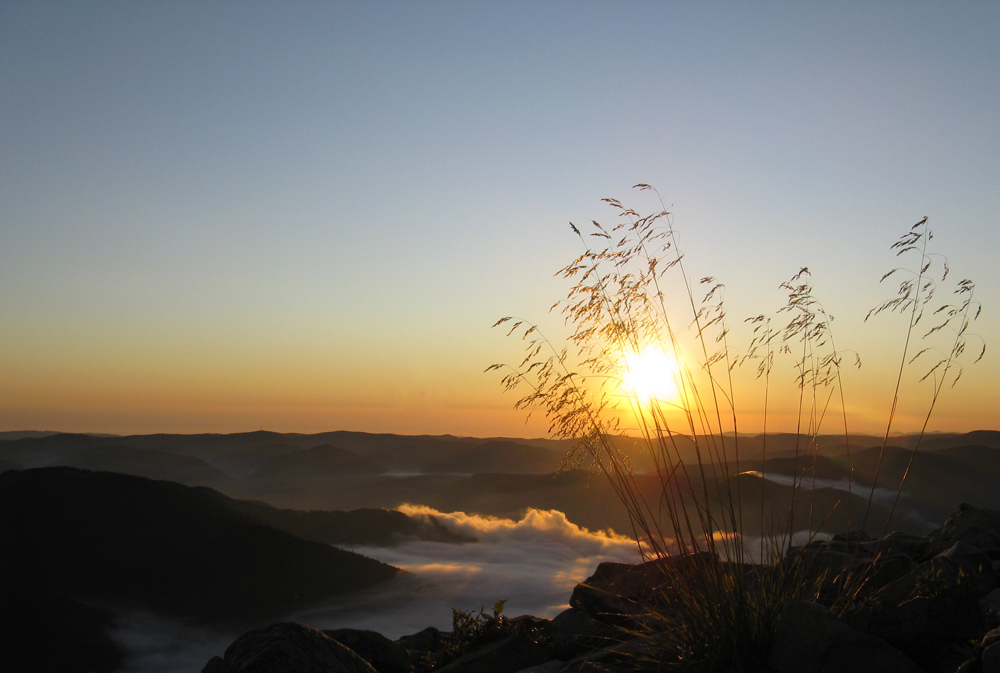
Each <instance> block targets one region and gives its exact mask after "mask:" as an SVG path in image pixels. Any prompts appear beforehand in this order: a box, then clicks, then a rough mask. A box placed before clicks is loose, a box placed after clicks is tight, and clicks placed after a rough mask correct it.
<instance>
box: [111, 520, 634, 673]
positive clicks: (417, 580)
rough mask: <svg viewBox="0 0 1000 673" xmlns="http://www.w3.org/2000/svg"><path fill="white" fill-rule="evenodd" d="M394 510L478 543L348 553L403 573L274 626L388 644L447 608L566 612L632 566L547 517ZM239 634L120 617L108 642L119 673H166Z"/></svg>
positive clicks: (597, 534)
mask: <svg viewBox="0 0 1000 673" xmlns="http://www.w3.org/2000/svg"><path fill="white" fill-rule="evenodd" d="M400 509H401V510H402V511H403V512H405V513H406V514H408V515H410V516H413V517H417V518H428V519H430V518H433V519H436V520H437V521H438V522H440V523H441V524H443V525H445V526H447V527H448V528H449V529H451V530H453V531H455V532H457V533H463V534H466V535H471V536H473V537H475V538H476V540H477V541H476V542H469V543H463V544H451V543H443V542H427V541H422V540H409V541H403V542H402V543H400V544H398V545H396V546H393V547H353V548H352V550H353V551H357V552H359V553H362V554H365V555H366V556H370V557H372V558H376V559H378V560H380V561H383V562H385V563H389V564H391V565H394V566H396V567H398V568H402V569H403V570H406V571H407V573H406V574H404V575H402V576H400V577H398V578H396V579H394V580H391V581H390V582H387V583H385V584H384V585H382V586H381V587H380V588H378V589H375V590H372V591H366V592H362V593H359V594H354V595H352V596H350V597H347V598H344V599H336V600H333V601H330V602H329V603H326V604H322V605H315V606H312V607H310V608H308V609H303V610H300V611H297V612H294V613H292V614H289V615H286V616H285V617H283V619H286V620H294V621H299V622H302V623H304V624H307V625H309V626H312V627H314V628H317V629H336V628H346V627H350V628H358V629H371V630H373V631H378V632H380V633H382V634H384V635H385V636H387V637H389V638H392V639H395V638H398V637H400V636H402V635H406V634H410V633H416V632H417V631H420V630H421V629H423V628H426V627H428V626H436V627H438V628H440V629H443V630H449V629H450V628H451V617H452V608H456V609H459V610H476V611H478V610H479V609H480V608H485V609H486V611H487V612H489V611H490V609H491V608H492V606H493V604H494V603H496V602H497V601H498V600H505V601H507V603H506V605H505V608H504V614H506V615H508V616H511V617H513V616H517V615H521V614H531V615H535V616H538V617H553V616H555V615H556V614H558V613H559V612H561V611H562V610H564V609H566V608H567V607H568V601H569V597H570V594H571V593H572V592H573V587H574V586H576V583H577V582H580V581H582V580H584V579H586V578H587V577H588V576H590V575H591V574H592V573H593V571H594V569H595V568H596V567H597V564H598V563H600V562H601V561H622V562H626V563H635V562H638V561H639V554H638V550H637V547H636V544H635V542H634V541H632V540H631V539H629V538H627V537H623V536H620V535H615V534H613V533H609V532H605V531H589V530H587V529H585V528H581V527H579V526H577V525H576V524H574V523H572V522H570V521H569V520H568V519H567V518H566V515H565V514H563V513H562V512H559V511H555V510H549V511H542V510H535V509H529V510H527V512H526V514H525V515H524V516H523V517H522V518H521V519H519V520H512V519H504V518H494V517H485V516H478V515H470V514H465V513H463V512H450V513H445V512H439V511H436V510H434V509H431V508H429V507H423V506H418V505H404V506H402V507H400ZM274 621H279V620H274ZM264 626H267V624H260V625H259V627H264ZM244 630H245V628H243V627H241V628H239V629H236V628H225V627H219V628H214V629H207V628H205V627H203V626H200V625H194V624H189V623H183V622H178V621H175V620H167V619H165V618H162V617H159V616H157V615H153V614H150V613H145V612H131V613H128V614H125V615H122V616H121V617H120V619H119V621H118V629H117V631H116V633H115V634H114V635H115V638H116V639H117V640H118V641H119V642H120V643H122V644H123V645H124V646H125V647H126V648H127V649H128V650H129V653H130V656H129V660H128V662H127V665H126V667H125V668H124V669H123V671H127V672H128V673H132V672H135V673H139V672H140V671H141V672H144V673H174V672H180V671H199V670H201V667H202V666H204V664H205V663H206V662H207V661H208V660H209V659H210V658H211V657H212V656H215V655H221V654H222V653H223V652H224V651H225V649H226V647H228V646H229V644H230V643H232V641H233V640H235V639H236V638H237V637H238V636H239V635H240V634H241V633H242V632H243V631H244Z"/></svg>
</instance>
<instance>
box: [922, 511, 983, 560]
mask: <svg viewBox="0 0 1000 673" xmlns="http://www.w3.org/2000/svg"><path fill="white" fill-rule="evenodd" d="M956 542H965V543H966V544H970V545H972V546H974V547H977V548H979V549H982V550H983V551H984V552H986V553H987V554H989V555H990V557H991V558H994V559H1000V512H995V511H993V510H989V509H980V508H978V507H972V506H970V505H966V504H964V503H963V504H962V505H960V506H959V508H958V511H957V512H955V513H954V514H952V515H951V516H950V517H948V520H947V521H945V522H944V526H942V527H941V528H939V529H938V530H936V531H934V532H933V533H931V534H930V535H929V536H928V544H927V552H926V553H927V556H936V555H937V554H940V553H941V552H943V551H945V550H946V549H948V548H949V547H951V546H952V545H953V544H955V543H956Z"/></svg>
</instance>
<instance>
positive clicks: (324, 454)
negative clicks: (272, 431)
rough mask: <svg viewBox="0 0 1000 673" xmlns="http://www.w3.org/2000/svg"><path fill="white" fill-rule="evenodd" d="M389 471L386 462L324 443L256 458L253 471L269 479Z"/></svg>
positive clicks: (339, 475)
mask: <svg viewBox="0 0 1000 673" xmlns="http://www.w3.org/2000/svg"><path fill="white" fill-rule="evenodd" d="M386 471H387V470H386V468H385V466H383V465H379V464H378V463H376V462H375V461H372V460H369V459H367V458H362V457H361V456H359V455H357V454H356V453H352V452H351V451H347V450H346V449H340V448H337V447H336V446H330V445H329V444H324V445H323V446H315V447H313V448H311V449H304V450H301V451H294V452H291V453H285V454H282V455H278V456H273V457H271V458H265V459H263V460H260V461H256V462H255V463H254V469H253V474H254V475H255V476H257V477H260V478H267V479H282V480H301V479H315V478H323V477H346V476H351V475H360V474H382V473H384V472H386Z"/></svg>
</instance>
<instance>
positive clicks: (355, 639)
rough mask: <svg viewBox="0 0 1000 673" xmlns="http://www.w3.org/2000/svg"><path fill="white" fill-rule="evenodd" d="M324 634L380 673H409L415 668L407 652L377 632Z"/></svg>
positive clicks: (339, 631)
mask: <svg viewBox="0 0 1000 673" xmlns="http://www.w3.org/2000/svg"><path fill="white" fill-rule="evenodd" d="M323 633H325V634H326V635H327V636H329V637H330V638H333V639H334V640H336V641H337V642H338V643H340V644H342V645H345V646H347V647H348V648H350V649H351V650H352V651H353V652H354V653H355V654H357V655H358V656H359V657H361V658H362V659H364V660H365V661H367V662H368V663H369V664H371V666H372V668H374V669H375V670H376V671H378V673H409V671H411V670H412V668H413V666H412V662H411V661H410V655H409V654H408V653H407V652H406V650H405V649H403V647H402V646H401V645H397V644H396V643H394V642H392V641H391V640H389V639H388V638H386V637H385V636H383V635H382V634H381V633H378V632H376V631H365V630H361V629H337V630H335V631H323Z"/></svg>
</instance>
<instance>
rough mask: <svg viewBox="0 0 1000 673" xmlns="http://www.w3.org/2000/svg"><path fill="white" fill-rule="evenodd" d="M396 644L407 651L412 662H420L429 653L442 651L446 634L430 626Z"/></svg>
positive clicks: (401, 639)
mask: <svg viewBox="0 0 1000 673" xmlns="http://www.w3.org/2000/svg"><path fill="white" fill-rule="evenodd" d="M396 644H397V645H399V646H400V647H402V648H403V649H404V650H406V652H407V654H409V655H410V659H411V660H413V661H418V660H420V659H421V658H423V657H424V656H426V655H427V654H428V653H429V652H434V651H436V650H439V649H441V646H442V645H443V644H444V634H443V633H442V632H441V630H440V629H436V628H434V627H433V626H428V627H427V628H426V629H423V630H422V631H418V632H417V633H414V634H412V635H409V636H403V637H402V638H400V639H399V640H397V641H396Z"/></svg>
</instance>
